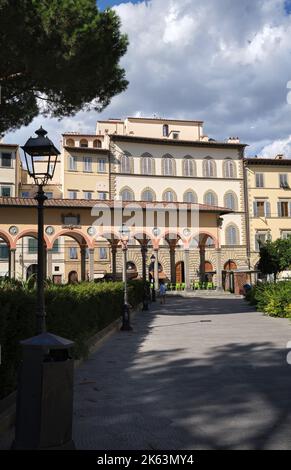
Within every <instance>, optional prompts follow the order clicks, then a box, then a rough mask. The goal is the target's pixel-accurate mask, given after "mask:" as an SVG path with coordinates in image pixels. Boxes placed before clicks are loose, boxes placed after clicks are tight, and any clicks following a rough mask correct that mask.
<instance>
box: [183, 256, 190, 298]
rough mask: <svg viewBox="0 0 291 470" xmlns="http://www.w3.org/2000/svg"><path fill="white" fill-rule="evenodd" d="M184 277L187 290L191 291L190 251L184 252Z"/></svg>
mask: <svg viewBox="0 0 291 470" xmlns="http://www.w3.org/2000/svg"><path fill="white" fill-rule="evenodd" d="M184 275H185V285H186V290H189V289H190V275H189V249H185V250H184Z"/></svg>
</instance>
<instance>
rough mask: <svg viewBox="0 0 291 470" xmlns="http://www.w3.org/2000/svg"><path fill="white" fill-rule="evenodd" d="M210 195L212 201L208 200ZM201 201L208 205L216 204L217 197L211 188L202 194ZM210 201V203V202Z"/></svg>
mask: <svg viewBox="0 0 291 470" xmlns="http://www.w3.org/2000/svg"><path fill="white" fill-rule="evenodd" d="M210 195H211V197H212V201H210V200H209V198H210ZM203 202H204V204H206V205H208V206H217V205H218V197H217V194H216V192H215V191H213V190H212V189H208V190H207V191H206V192H205V193H204V196H203ZM210 202H211V203H210Z"/></svg>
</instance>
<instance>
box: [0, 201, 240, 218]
mask: <svg viewBox="0 0 291 470" xmlns="http://www.w3.org/2000/svg"><path fill="white" fill-rule="evenodd" d="M116 202H121V201H113V200H110V201H109V200H105V201H104V200H100V199H90V200H89V199H47V200H46V201H45V203H44V205H45V207H47V208H57V207H64V208H65V207H68V208H69V207H70V208H75V209H86V208H90V207H91V208H92V207H94V206H96V205H98V204H102V205H104V204H106V205H109V206H110V207H113V206H114V203H116ZM134 203H137V204H139V206H141V207H142V208H145V207H147V205H148V204H149V203H148V202H145V201H128V202H124V203H123V206H124V207H126V206H127V205H129V204H134ZM153 204H156V205H157V204H159V206H160V207H161V208H162V207H164V208H165V209H168V208H169V204H174V205H176V206H179V207H187V208H189V209H190V208H191V207H193V206H194V207H195V206H196V207H197V208H198V209H199V210H200V211H203V212H216V213H219V214H228V213H231V212H233V211H232V210H231V209H227V208H226V207H219V206H209V205H207V204H188V203H186V202H173V203H167V202H160V201H155V202H153ZM36 205H37V202H36V201H35V199H34V198H21V197H0V208H1V207H36Z"/></svg>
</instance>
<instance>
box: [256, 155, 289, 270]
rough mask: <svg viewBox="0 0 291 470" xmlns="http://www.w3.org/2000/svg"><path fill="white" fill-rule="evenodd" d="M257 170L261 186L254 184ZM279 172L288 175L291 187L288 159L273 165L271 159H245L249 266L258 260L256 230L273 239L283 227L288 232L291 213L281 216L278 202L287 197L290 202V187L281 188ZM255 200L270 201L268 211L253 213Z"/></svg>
mask: <svg viewBox="0 0 291 470" xmlns="http://www.w3.org/2000/svg"><path fill="white" fill-rule="evenodd" d="M257 173H260V174H263V175H264V187H262V188H257V187H256V174H257ZM279 174H287V175H288V181H289V186H290V187H291V161H290V163H288V162H287V163H286V165H284V164H283V165H282V164H278V165H276V164H275V162H274V160H273V161H272V164H269V165H268V164H265V163H264V164H261V165H259V164H255V165H254V164H251V163H248V165H247V185H248V194H249V208H250V209H249V211H250V218H249V220H250V248H251V263H252V266H255V264H256V263H257V261H258V260H259V252H258V250H257V249H256V245H255V237H256V234H257V233H258V232H261V233H266V235H267V234H269V236H270V237H271V239H272V240H276V239H278V238H280V237H281V236H282V232H284V231H285V232H286V231H290V233H291V213H290V212H289V216H286V217H281V216H280V215H279V213H278V206H277V203H278V202H279V201H283V200H284V201H290V204H291V189H290V188H289V189H288V188H287V189H283V188H280V185H279ZM257 200H262V201H266V202H267V203H269V207H270V212H269V213H266V214H265V215H264V216H256V215H255V213H254V202H255V201H257ZM290 204H289V206H290ZM290 210H291V209H290Z"/></svg>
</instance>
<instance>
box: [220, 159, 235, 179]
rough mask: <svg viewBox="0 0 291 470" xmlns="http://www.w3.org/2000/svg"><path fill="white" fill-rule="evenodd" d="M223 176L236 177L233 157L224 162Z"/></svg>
mask: <svg viewBox="0 0 291 470" xmlns="http://www.w3.org/2000/svg"><path fill="white" fill-rule="evenodd" d="M223 176H224V178H235V177H236V166H235V162H234V161H233V160H232V159H231V158H227V159H226V160H224V162H223Z"/></svg>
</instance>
